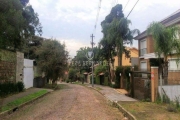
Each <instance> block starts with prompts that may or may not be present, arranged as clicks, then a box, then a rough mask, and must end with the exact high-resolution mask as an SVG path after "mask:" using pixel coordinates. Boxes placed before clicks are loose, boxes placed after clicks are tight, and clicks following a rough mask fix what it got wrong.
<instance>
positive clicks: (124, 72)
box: [114, 66, 131, 90]
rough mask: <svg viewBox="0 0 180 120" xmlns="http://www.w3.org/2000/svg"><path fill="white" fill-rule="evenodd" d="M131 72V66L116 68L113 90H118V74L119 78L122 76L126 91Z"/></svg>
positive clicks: (128, 87)
mask: <svg viewBox="0 0 180 120" xmlns="http://www.w3.org/2000/svg"><path fill="white" fill-rule="evenodd" d="M130 72H131V66H118V67H117V68H116V71H115V74H116V79H115V85H114V87H115V88H120V73H121V76H123V79H125V81H126V90H129V89H130V77H129V73H130Z"/></svg>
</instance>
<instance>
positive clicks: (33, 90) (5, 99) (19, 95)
mask: <svg viewBox="0 0 180 120" xmlns="http://www.w3.org/2000/svg"><path fill="white" fill-rule="evenodd" d="M40 90H47V91H48V92H51V91H53V90H51V89H44V88H29V89H26V90H25V91H24V92H20V93H18V94H14V95H11V96H8V97H6V98H4V100H3V103H2V105H3V106H4V105H6V104H8V103H9V102H12V101H14V100H16V99H18V98H22V97H25V96H27V95H29V94H32V93H35V92H38V91H40Z"/></svg>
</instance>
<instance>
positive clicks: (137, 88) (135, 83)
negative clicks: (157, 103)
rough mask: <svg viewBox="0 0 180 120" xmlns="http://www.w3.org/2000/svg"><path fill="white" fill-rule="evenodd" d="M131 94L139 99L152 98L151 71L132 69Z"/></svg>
mask: <svg viewBox="0 0 180 120" xmlns="http://www.w3.org/2000/svg"><path fill="white" fill-rule="evenodd" d="M131 74H132V75H131V96H132V97H133V98H137V99H139V100H143V99H144V100H150V99H151V75H150V74H151V73H150V72H149V71H132V73H131Z"/></svg>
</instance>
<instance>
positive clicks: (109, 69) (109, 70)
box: [108, 62, 111, 82]
mask: <svg viewBox="0 0 180 120" xmlns="http://www.w3.org/2000/svg"><path fill="white" fill-rule="evenodd" d="M108 72H109V75H108V77H109V80H108V81H109V82H111V68H110V64H109V62H108Z"/></svg>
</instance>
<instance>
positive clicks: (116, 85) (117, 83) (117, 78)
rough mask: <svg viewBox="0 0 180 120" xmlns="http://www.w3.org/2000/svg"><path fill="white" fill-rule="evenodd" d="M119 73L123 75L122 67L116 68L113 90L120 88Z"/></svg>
mask: <svg viewBox="0 0 180 120" xmlns="http://www.w3.org/2000/svg"><path fill="white" fill-rule="evenodd" d="M120 73H121V75H123V67H121V66H118V67H117V68H116V71H115V74H116V79H115V85H114V87H115V88H120Z"/></svg>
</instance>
